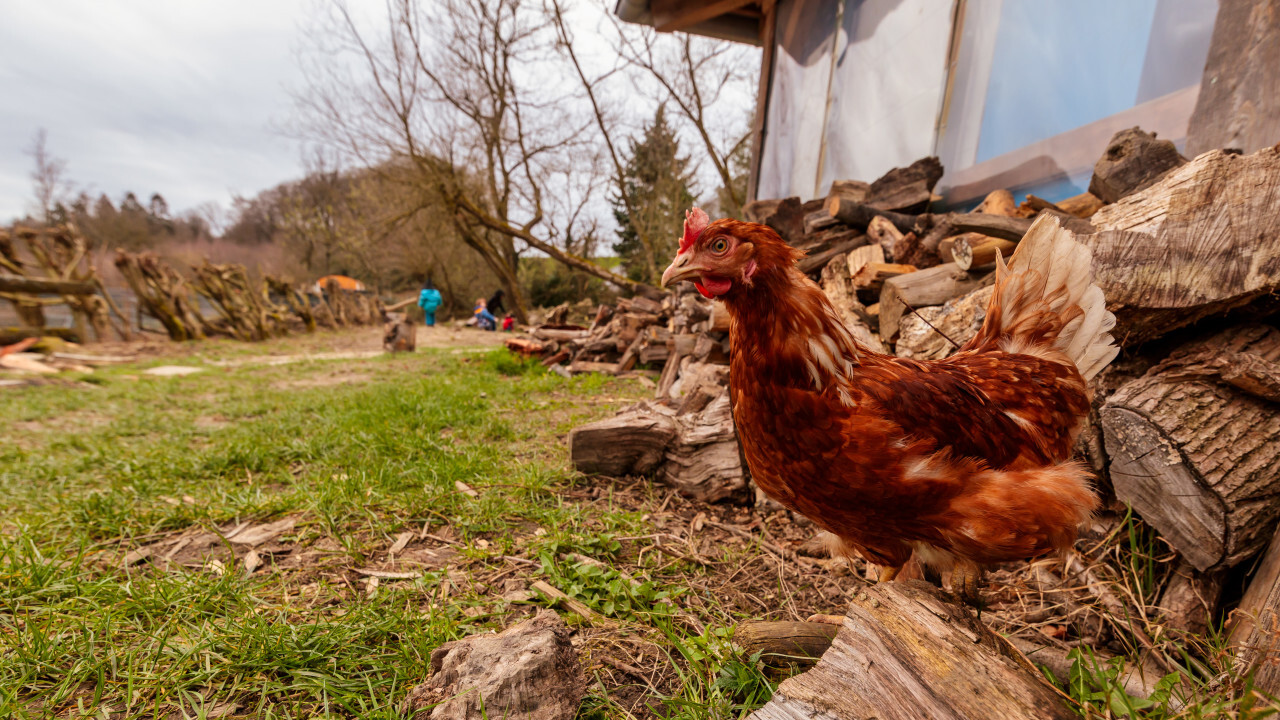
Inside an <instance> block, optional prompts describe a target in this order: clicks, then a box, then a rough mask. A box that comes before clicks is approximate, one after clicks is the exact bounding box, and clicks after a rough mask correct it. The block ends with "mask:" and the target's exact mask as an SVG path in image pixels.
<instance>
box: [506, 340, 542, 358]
mask: <svg viewBox="0 0 1280 720" xmlns="http://www.w3.org/2000/svg"><path fill="white" fill-rule="evenodd" d="M504 344H505V345H506V346H507V349H508V350H510V351H511V352H514V353H520V354H521V355H525V356H532V355H541V354H542V353H544V352H546V351H547V346H546V345H544V344H542V343H540V342H538V341H537V340H530V339H528V338H508V339H507V341H506V342H505V343H504Z"/></svg>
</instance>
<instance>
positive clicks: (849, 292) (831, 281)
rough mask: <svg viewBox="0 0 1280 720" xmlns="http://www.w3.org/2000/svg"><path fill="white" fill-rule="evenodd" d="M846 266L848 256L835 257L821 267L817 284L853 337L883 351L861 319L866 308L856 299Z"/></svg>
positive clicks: (873, 348) (869, 346)
mask: <svg viewBox="0 0 1280 720" xmlns="http://www.w3.org/2000/svg"><path fill="white" fill-rule="evenodd" d="M876 247H877V248H878V247H879V246H878V245H877V246H876ZM848 268H849V262H848V258H846V257H843V256H842V257H837V258H836V259H834V260H832V261H831V262H830V263H828V264H827V266H826V267H825V268H823V269H822V280H821V282H820V283H819V285H820V286H821V287H822V292H823V294H825V295H826V296H827V299H828V300H830V301H831V305H832V306H833V307H835V309H836V314H837V315H839V317H840V319H841V320H843V321H844V325H845V327H846V328H848V330H849V332H850V333H852V334H853V336H854V338H855V339H857V341H858V342H859V343H861V344H862V345H863V346H865V347H867V348H869V349H871V350H872V351H874V352H884V346H883V345H881V343H880V338H878V337H876V336H875V333H873V332H872V331H871V328H870V327H867V325H866V324H865V323H864V322H863V320H862V318H863V317H864V316H865V315H866V308H865V307H863V306H862V303H861V302H859V301H858V293H857V288H855V287H854V284H853V278H851V277H849V270H848Z"/></svg>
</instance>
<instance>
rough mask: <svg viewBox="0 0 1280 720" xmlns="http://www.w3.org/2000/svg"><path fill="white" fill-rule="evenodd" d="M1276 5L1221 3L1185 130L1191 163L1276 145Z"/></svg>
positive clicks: (1279, 9) (1279, 134) (1245, 0)
mask: <svg viewBox="0 0 1280 720" xmlns="http://www.w3.org/2000/svg"><path fill="white" fill-rule="evenodd" d="M1277 87H1280V2H1277V1H1276V0H1221V2H1219V3H1218V17H1217V19H1216V20H1215V22H1214V26H1213V39H1212V40H1210V41H1209V57H1208V58H1207V59H1206V60H1205V64H1204V76H1203V79H1202V80H1201V81H1200V95H1199V96H1198V97H1197V98H1196V109H1195V111H1194V112H1193V113H1192V114H1191V121H1190V124H1189V126H1188V128H1187V153H1188V154H1189V155H1191V156H1192V157H1194V156H1196V155H1198V154H1200V153H1202V152H1207V151H1209V150H1216V149H1218V148H1235V149H1237V150H1241V151H1243V152H1246V153H1251V152H1254V151H1255V150H1261V149H1262V148H1265V147H1269V146H1271V145H1274V144H1275V143H1276V141H1278V140H1280V92H1276V88H1277Z"/></svg>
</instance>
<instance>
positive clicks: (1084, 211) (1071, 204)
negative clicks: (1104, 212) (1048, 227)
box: [1055, 192, 1103, 218]
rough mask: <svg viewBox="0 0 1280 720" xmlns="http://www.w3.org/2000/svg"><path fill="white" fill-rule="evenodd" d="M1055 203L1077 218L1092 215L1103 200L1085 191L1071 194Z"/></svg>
mask: <svg viewBox="0 0 1280 720" xmlns="http://www.w3.org/2000/svg"><path fill="white" fill-rule="evenodd" d="M1055 204H1056V205H1057V206H1058V208H1060V209H1061V210H1062V211H1063V212H1065V213H1067V214H1069V215H1074V216H1076V217H1078V218H1090V217H1093V214H1094V213H1096V212H1098V210H1099V209H1100V208H1101V207H1102V205H1103V202H1102V200H1101V199H1099V198H1098V196H1097V195H1094V194H1093V193H1090V192H1085V193H1080V194H1079V195H1073V196H1072V197H1069V198H1067V199H1066V200H1059V201H1058V202H1057V203H1055Z"/></svg>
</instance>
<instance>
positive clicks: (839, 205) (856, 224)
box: [827, 197, 916, 233]
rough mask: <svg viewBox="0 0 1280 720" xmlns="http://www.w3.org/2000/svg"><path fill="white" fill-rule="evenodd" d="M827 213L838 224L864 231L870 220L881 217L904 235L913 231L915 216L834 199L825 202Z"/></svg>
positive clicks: (839, 198) (843, 199) (842, 199)
mask: <svg viewBox="0 0 1280 720" xmlns="http://www.w3.org/2000/svg"><path fill="white" fill-rule="evenodd" d="M827 212H829V213H831V216H832V217H834V218H835V219H837V220H839V221H840V222H842V223H844V224H845V225H848V226H850V227H853V228H856V229H858V230H866V229H867V226H868V225H870V224H871V220H872V218H876V217H882V218H884V219H886V220H888V221H889V222H891V223H893V226H894V227H896V228H898V229H899V230H901V231H902V232H904V233H909V232H912V231H913V230H915V226H916V216H915V215H904V214H902V213H897V212H892V211H890V210H882V209H880V208H875V207H872V206H871V205H868V204H867V203H860V202H854V201H852V200H847V199H845V198H841V197H836V198H829V199H828V200H827Z"/></svg>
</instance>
